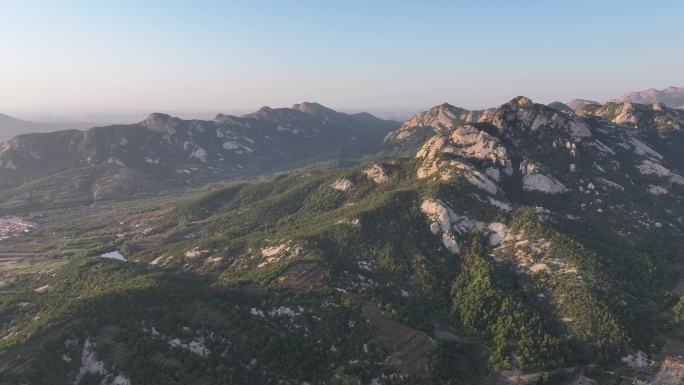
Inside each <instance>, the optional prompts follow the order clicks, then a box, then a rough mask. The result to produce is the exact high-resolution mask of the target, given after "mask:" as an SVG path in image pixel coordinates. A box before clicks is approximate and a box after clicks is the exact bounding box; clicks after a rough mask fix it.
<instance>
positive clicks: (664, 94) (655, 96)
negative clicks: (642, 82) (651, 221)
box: [611, 87, 684, 108]
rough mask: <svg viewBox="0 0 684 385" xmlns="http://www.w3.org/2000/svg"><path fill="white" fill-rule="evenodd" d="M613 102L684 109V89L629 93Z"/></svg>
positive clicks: (670, 88) (673, 88)
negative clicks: (660, 105) (656, 104)
mask: <svg viewBox="0 0 684 385" xmlns="http://www.w3.org/2000/svg"><path fill="white" fill-rule="evenodd" d="M611 102H616V103H621V102H632V103H639V104H651V103H658V102H659V103H663V104H664V105H666V106H667V107H670V108H684V87H668V88H665V89H664V90H657V89H655V88H649V89H647V90H644V91H634V92H628V93H626V94H624V95H622V96H620V97H619V98H617V99H613V100H611Z"/></svg>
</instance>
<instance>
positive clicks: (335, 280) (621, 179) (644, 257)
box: [0, 96, 684, 385]
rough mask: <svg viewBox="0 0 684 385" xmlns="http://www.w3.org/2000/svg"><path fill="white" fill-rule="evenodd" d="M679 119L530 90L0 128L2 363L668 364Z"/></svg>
mask: <svg viewBox="0 0 684 385" xmlns="http://www.w3.org/2000/svg"><path fill="white" fill-rule="evenodd" d="M564 106H565V107H564ZM566 107H567V108H566ZM683 125H684V112H682V111H681V110H678V109H674V108H670V107H668V106H667V105H665V104H664V103H658V102H655V103H651V104H638V103H635V102H630V101H624V102H609V103H605V104H598V103H584V104H581V105H580V104H577V105H574V108H572V107H570V106H567V105H560V104H553V105H551V106H546V105H543V104H538V103H534V102H533V101H532V100H530V99H529V98H526V97H522V96H521V97H516V98H514V99H512V100H510V101H509V102H507V103H504V104H502V105H500V106H497V107H494V108H489V109H485V110H478V111H470V110H466V109H462V108H459V107H455V106H452V105H449V104H442V105H438V106H435V107H433V108H431V109H429V110H427V111H424V112H420V113H418V114H416V115H414V116H412V117H411V118H409V119H408V120H406V121H405V122H404V123H403V124H401V123H397V122H392V121H384V120H380V119H377V118H374V117H373V116H370V115H368V114H363V113H361V114H351V115H349V114H342V113H339V112H335V111H333V110H330V109H328V108H325V107H323V106H321V105H318V104H315V103H301V104H297V105H295V106H293V107H292V108H281V109H271V108H268V107H264V108H262V109H260V110H259V111H257V112H255V113H253V114H249V115H245V116H242V117H235V116H226V115H218V116H216V118H215V119H213V120H211V121H200V120H181V119H178V118H174V117H171V116H168V115H164V114H152V115H150V117H148V118H147V119H145V120H144V121H142V122H140V123H138V124H133V125H121V126H110V127H99V128H93V129H90V130H86V131H63V132H59V133H48V134H30V135H23V136H19V137H16V138H13V139H11V140H9V141H7V142H6V143H5V144H4V145H3V147H1V148H0V162H2V163H1V165H2V167H0V178H2V179H0V181H1V182H2V183H3V186H8V187H5V188H4V189H0V198H3V199H2V202H4V203H3V206H1V207H0V209H1V210H4V211H3V212H5V213H8V214H9V213H11V214H12V216H9V215H6V216H5V217H4V218H2V219H3V220H4V222H2V221H0V225H3V223H7V225H3V226H5V228H6V231H4V232H2V233H0V234H3V235H4V236H5V237H6V238H5V240H3V241H2V242H0V257H3V258H6V259H4V260H3V263H4V265H3V266H4V267H5V269H3V271H2V272H0V285H1V286H2V288H3V295H2V296H0V301H1V302H0V320H1V321H2V322H3V325H4V327H3V335H2V336H0V382H3V383H53V384H61V383H76V384H86V383H99V384H110V385H114V384H117V385H122V384H138V383H165V384H166V383H168V384H182V383H207V384H209V383H225V384H247V383H264V384H305V383H306V384H381V385H390V384H521V383H528V384H621V383H624V381H629V382H630V383H636V382H637V381H642V382H643V381H648V382H649V383H651V384H655V385H666V384H680V383H681V381H682V379H684V361H682V359H681V357H682V356H683V355H684V332H683V330H684V329H682V325H683V324H684V281H683V280H682V276H683V275H682V272H683V271H684V253H683V250H684V205H683V204H682V203H683V202H682V200H683V199H684V155H682V152H681V149H682V148H684V126H683ZM334 159H349V160H354V161H357V162H358V163H355V164H354V165H353V166H351V167H344V168H342V167H338V168H327V169H324V168H320V167H310V168H303V169H300V170H299V171H298V172H292V173H283V174H279V175H271V176H268V177H263V178H261V179H260V180H247V181H246V180H244V178H247V177H250V176H255V175H260V174H263V173H270V172H273V171H278V170H285V169H288V168H292V167H299V166H302V165H305V164H307V163H310V162H312V161H323V160H334ZM226 179H227V180H228V181H225V180H226ZM122 180H127V182H126V183H123V182H122ZM222 180H224V181H223V182H220V181H222ZM208 182H212V184H210V185H207V183H208ZM121 186H126V188H123V187H121ZM179 186H183V187H184V189H180V188H179ZM143 190H144V191H147V192H148V193H147V194H144V195H142V196H138V195H136V193H135V192H141V191H143ZM60 191H61V192H62V196H61V197H60V199H55V198H56V195H58V193H59V192H60ZM79 192H81V193H82V192H84V193H82V196H83V197H82V198H79V199H73V195H77V194H79ZM151 192H156V193H151ZM161 192H163V193H161ZM3 194H4V195H3ZM45 194H47V196H46V195H45ZM26 202H30V204H26ZM37 202H40V204H38V203H37ZM55 202H57V203H55ZM92 203H98V204H95V205H93V204H92Z"/></svg>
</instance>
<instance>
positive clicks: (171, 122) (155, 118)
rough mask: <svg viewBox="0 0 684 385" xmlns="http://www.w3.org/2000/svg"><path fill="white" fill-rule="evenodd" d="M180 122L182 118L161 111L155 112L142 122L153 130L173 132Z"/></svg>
mask: <svg viewBox="0 0 684 385" xmlns="http://www.w3.org/2000/svg"><path fill="white" fill-rule="evenodd" d="M180 123H181V119H179V118H176V117H174V116H171V115H168V114H164V113H160V112H153V113H151V114H150V116H148V117H147V118H146V119H145V120H143V121H142V122H141V123H140V124H141V125H143V126H144V127H145V128H147V129H149V130H152V131H157V132H163V133H168V134H173V133H175V130H176V128H177V127H178V126H179V125H180Z"/></svg>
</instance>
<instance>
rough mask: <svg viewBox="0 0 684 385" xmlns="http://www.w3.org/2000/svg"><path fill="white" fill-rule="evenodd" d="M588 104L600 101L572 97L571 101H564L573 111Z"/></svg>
mask: <svg viewBox="0 0 684 385" xmlns="http://www.w3.org/2000/svg"><path fill="white" fill-rule="evenodd" d="M589 104H600V103H599V102H597V101H594V100H588V99H572V100H571V101H569V102H568V103H566V105H567V106H568V107H570V108H572V109H573V110H575V111H577V110H578V109H580V108H582V107H584V106H586V105H589Z"/></svg>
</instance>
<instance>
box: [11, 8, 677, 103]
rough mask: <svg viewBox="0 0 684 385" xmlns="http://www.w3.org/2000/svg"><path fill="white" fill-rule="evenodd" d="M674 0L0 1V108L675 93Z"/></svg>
mask: <svg viewBox="0 0 684 385" xmlns="http://www.w3.org/2000/svg"><path fill="white" fill-rule="evenodd" d="M683 16H684V1H680V0H671V1H665V0H662V1H658V0H654V1H643V0H641V1H631V0H621V1H613V0H603V1H601V0H593V1H585V0H574V1H551V0H546V1H541V0H538V1H535V0H506V1H504V0H479V1H455V0H454V1H438V0H423V1H402V0H393V1H385V0H376V1H373V0H365V1H357V0H345V1H337V0H317V1H309V0H270V1H268V0H250V1H230V0H224V1H212V0H195V1H174V0H167V1H146V0H135V1H133V0H118V1H104V0H102V1H99V0H98V1H94V0H89V1H77V0H61V1H52V0H44V1H40V0H0V112H3V111H16V110H41V109H42V110H48V109H64V110H69V111H78V110H89V109H92V110H97V109H102V110H106V109H112V110H115V109H119V110H124V109H131V110H150V111H152V110H154V111H171V110H175V111H179V110H187V111H191V110H201V111H210V110H215V111H234V110H241V109H245V110H249V109H254V108H258V107H259V106H262V105H269V106H272V107H278V106H289V105H291V104H293V103H296V102H301V101H317V102H320V103H322V104H325V105H328V106H330V107H333V108H337V109H369V110H370V109H393V108H421V107H429V106H433V105H437V104H440V103H443V102H449V103H452V104H454V105H458V106H462V107H466V108H483V107H489V106H493V105H498V104H501V103H503V102H506V101H507V100H509V99H511V98H513V97H515V96H517V95H525V96H528V97H530V98H532V99H533V100H535V101H538V102H551V101H554V100H561V101H568V100H570V99H573V98H577V97H579V98H590V99H597V100H606V99H609V98H612V97H617V96H619V95H620V94H622V93H624V92H626V91H633V90H640V89H646V88H650V87H655V88H665V87H667V86H671V85H675V86H684V49H682V47H684V22H683V21H682V17H683Z"/></svg>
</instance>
